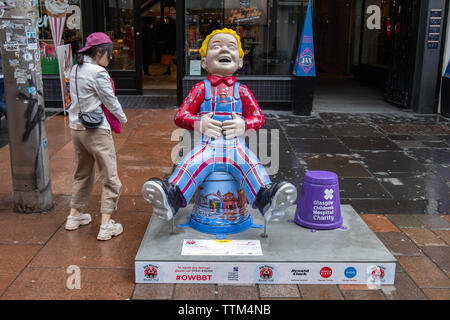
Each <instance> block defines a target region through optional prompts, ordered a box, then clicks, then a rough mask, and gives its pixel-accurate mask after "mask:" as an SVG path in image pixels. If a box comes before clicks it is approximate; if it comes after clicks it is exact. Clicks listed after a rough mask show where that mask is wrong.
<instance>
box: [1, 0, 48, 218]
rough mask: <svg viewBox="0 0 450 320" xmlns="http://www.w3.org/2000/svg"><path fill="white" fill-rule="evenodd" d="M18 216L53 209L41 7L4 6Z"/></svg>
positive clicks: (26, 3) (23, 2)
mask: <svg viewBox="0 0 450 320" xmlns="http://www.w3.org/2000/svg"><path fill="white" fill-rule="evenodd" d="M0 50H1V53H2V57H3V59H2V61H3V74H4V83H5V101H6V110H7V114H8V133H9V141H10V157H11V173H12V181H13V188H14V211H15V212H21V213H34V212H45V211H49V210H51V209H52V208H53V199H52V190H51V184H50V170H49V164H48V148H47V146H48V144H47V131H46V128H45V109H44V98H43V85H42V73H41V64H40V50H39V40H38V28H37V1H36V0H20V1H19V0H14V1H0Z"/></svg>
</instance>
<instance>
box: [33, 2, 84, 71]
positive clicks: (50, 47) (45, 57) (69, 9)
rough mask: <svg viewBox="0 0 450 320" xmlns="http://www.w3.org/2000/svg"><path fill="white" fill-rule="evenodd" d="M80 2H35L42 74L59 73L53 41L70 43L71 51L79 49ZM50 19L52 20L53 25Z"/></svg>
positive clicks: (80, 40) (80, 31)
mask: <svg viewBox="0 0 450 320" xmlns="http://www.w3.org/2000/svg"><path fill="white" fill-rule="evenodd" d="M80 2H81V0H69V1H66V3H61V2H59V1H45V0H39V1H38V2H37V6H38V14H39V18H38V27H39V42H40V48H41V67H42V74H59V69H58V60H57V58H56V50H55V41H60V43H59V45H63V44H71V46H72V52H76V51H77V50H78V49H81V45H82V30H81V26H82V24H81V3H80ZM47 6H49V8H47ZM51 20H53V21H54V24H53V25H52V24H51Z"/></svg>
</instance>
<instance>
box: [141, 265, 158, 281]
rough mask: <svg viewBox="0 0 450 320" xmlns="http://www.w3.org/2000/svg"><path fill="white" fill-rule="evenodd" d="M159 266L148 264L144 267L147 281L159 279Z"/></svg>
mask: <svg viewBox="0 0 450 320" xmlns="http://www.w3.org/2000/svg"><path fill="white" fill-rule="evenodd" d="M158 269H159V267H158V266H155V265H153V264H148V265H146V266H144V277H145V278H146V279H151V280H155V279H157V278H158Z"/></svg>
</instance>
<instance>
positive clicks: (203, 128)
mask: <svg viewBox="0 0 450 320" xmlns="http://www.w3.org/2000/svg"><path fill="white" fill-rule="evenodd" d="M213 115H214V113H212V112H210V113H208V114H205V115H204V116H202V117H201V118H200V132H201V133H203V134H204V135H205V136H207V137H209V138H214V139H217V138H218V137H220V136H221V135H222V122H220V121H217V120H214V119H212V116H213Z"/></svg>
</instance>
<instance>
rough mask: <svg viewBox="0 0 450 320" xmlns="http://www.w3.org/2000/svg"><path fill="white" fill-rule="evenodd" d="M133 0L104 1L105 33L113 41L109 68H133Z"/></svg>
mask: <svg viewBox="0 0 450 320" xmlns="http://www.w3.org/2000/svg"><path fill="white" fill-rule="evenodd" d="M134 10H135V8H134V1H133V0H121V1H114V0H109V1H105V33H106V34H107V35H109V37H110V38H111V40H112V42H113V50H114V51H113V60H112V61H111V64H110V69H113V70H135V68H136V67H135V60H136V59H135V36H134V34H135V32H134Z"/></svg>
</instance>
